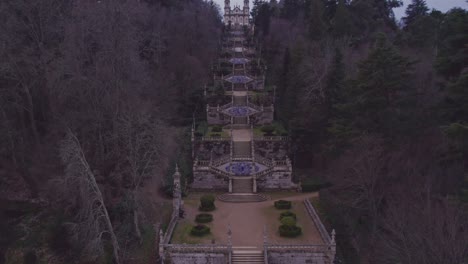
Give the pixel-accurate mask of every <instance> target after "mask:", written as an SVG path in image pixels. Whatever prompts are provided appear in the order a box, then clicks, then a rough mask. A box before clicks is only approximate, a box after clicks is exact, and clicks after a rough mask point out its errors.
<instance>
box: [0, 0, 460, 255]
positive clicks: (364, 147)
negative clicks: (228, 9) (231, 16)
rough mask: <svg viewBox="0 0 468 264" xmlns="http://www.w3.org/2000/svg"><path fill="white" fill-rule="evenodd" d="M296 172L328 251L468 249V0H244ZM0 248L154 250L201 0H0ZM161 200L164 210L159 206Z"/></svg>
mask: <svg viewBox="0 0 468 264" xmlns="http://www.w3.org/2000/svg"><path fill="white" fill-rule="evenodd" d="M253 4H254V7H253V10H252V14H251V15H252V23H254V25H255V35H256V38H257V41H258V46H259V47H258V48H259V50H261V52H262V56H263V57H264V58H266V63H267V66H268V71H267V75H268V76H267V86H269V87H276V98H275V105H276V108H277V111H276V114H277V117H276V118H277V119H278V120H280V121H281V122H282V124H283V125H284V127H285V128H286V129H287V130H288V132H289V134H290V135H291V138H292V149H293V153H294V155H293V166H294V169H295V171H298V172H299V173H296V175H294V177H295V178H296V180H297V181H302V182H307V181H323V182H326V183H327V184H326V185H325V186H328V187H326V188H323V189H321V190H320V201H319V202H320V209H321V212H322V214H323V215H324V217H325V222H326V224H327V225H329V226H332V227H333V228H335V229H336V231H337V244H338V260H337V263H384V264H385V263H388V264H390V263H402V264H419V263H421V264H441V263H447V264H449V263H455V264H461V263H465V262H467V261H468V247H467V246H466V245H468V215H467V203H468V174H467V166H468V68H467V61H468V47H467V45H466V44H467V43H468V12H467V11H466V10H463V9H460V8H455V9H452V10H450V11H448V12H447V13H442V12H439V11H437V10H430V9H429V8H428V7H427V5H426V4H425V2H424V1H423V0H413V1H412V4H411V5H410V6H409V7H408V9H407V11H406V15H405V17H404V18H403V20H402V21H401V22H397V21H396V20H395V18H394V16H393V12H392V8H394V7H397V6H399V5H400V4H401V3H400V1H397V0H354V1H347V0H282V1H276V0H271V1H260V0H254V1H253ZM0 14H1V15H0V22H1V26H0V40H1V41H0V205H1V206H0V233H1V235H0V263H26V264H33V263H150V262H154V261H155V258H156V248H155V246H154V245H155V243H156V241H155V237H156V236H155V231H154V227H153V225H155V224H158V223H160V224H161V225H162V227H163V228H165V224H167V221H168V220H169V219H168V214H170V213H171V212H170V200H168V199H166V197H167V196H166V195H165V193H168V192H169V193H170V190H171V186H170V185H171V182H172V180H171V176H170V175H172V173H173V170H174V164H175V163H176V162H178V164H179V166H180V169H181V173H182V177H183V181H184V183H187V182H190V179H191V166H192V161H191V160H190V151H191V150H190V149H187V148H188V146H190V143H189V142H190V138H188V135H189V133H188V131H189V128H190V125H191V124H192V120H193V119H196V120H202V119H204V118H206V117H205V116H206V113H205V112H204V111H205V107H206V104H205V102H204V101H203V100H204V99H203V89H202V87H203V85H204V84H205V83H207V82H208V80H209V78H212V76H210V72H211V67H210V65H211V64H212V63H213V61H214V60H215V59H216V57H217V54H218V50H219V40H220V37H221V33H222V23H221V15H220V11H219V7H218V6H217V5H215V4H213V3H212V2H205V1H202V0H146V1H130V0H101V1H76V0H42V1H26V0H3V1H1V2H0ZM168 204H169V209H168V208H167V206H168Z"/></svg>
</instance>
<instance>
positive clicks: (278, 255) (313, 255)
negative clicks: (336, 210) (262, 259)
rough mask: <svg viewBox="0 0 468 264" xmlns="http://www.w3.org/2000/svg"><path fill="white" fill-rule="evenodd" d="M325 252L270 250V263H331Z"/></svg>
mask: <svg viewBox="0 0 468 264" xmlns="http://www.w3.org/2000/svg"><path fill="white" fill-rule="evenodd" d="M327 259H328V257H327V255H326V254H325V253H318V252H268V264H292V263H294V264H331V262H330V261H327Z"/></svg>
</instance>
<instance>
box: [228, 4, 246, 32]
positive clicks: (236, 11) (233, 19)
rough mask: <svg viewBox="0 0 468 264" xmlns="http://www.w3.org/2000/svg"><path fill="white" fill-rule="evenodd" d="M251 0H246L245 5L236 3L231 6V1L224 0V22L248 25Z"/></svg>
mask: <svg viewBox="0 0 468 264" xmlns="http://www.w3.org/2000/svg"><path fill="white" fill-rule="evenodd" d="M249 13H250V7H249V0H244V7H243V8H242V9H241V7H240V6H237V5H235V6H234V8H231V1H230V0H225V1H224V24H225V25H226V26H227V25H229V24H231V25H232V26H248V25H249V16H250V15H249Z"/></svg>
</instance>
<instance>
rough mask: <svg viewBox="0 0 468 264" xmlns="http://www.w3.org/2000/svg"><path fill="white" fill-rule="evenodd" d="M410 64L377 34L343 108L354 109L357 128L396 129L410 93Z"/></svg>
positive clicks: (385, 131) (386, 132)
mask: <svg viewBox="0 0 468 264" xmlns="http://www.w3.org/2000/svg"><path fill="white" fill-rule="evenodd" d="M410 70H411V63H410V62H409V61H408V60H407V59H406V58H404V57H403V56H401V55H400V54H398V52H397V51H396V50H395V49H394V47H393V46H392V45H391V44H390V43H388V41H387V39H386V36H385V35H384V34H379V35H378V37H377V41H376V45H375V47H374V48H373V50H372V51H371V52H370V54H369V56H368V58H367V59H365V60H364V61H362V62H361V63H360V64H359V73H358V76H357V79H356V80H354V85H353V97H354V98H353V100H352V102H350V103H349V105H348V106H347V107H349V109H350V110H351V111H353V112H354V114H353V115H354V124H355V126H356V127H357V128H358V129H360V130H367V131H371V132H379V133H382V134H387V135H388V134H392V133H393V131H394V130H395V129H400V127H399V125H401V124H399V123H398V120H399V118H400V116H399V113H404V114H408V113H407V112H405V111H402V109H401V108H402V107H403V106H404V105H405V103H406V101H405V100H407V99H408V98H409V97H407V96H408V95H409V94H410V93H409V92H410V91H409V90H408V89H407V88H408V83H409V75H410Z"/></svg>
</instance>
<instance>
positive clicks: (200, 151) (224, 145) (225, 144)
mask: <svg viewBox="0 0 468 264" xmlns="http://www.w3.org/2000/svg"><path fill="white" fill-rule="evenodd" d="M230 144H231V142H230V141H196V142H195V146H194V147H195V156H196V157H197V158H198V159H199V160H209V159H210V157H211V153H213V159H214V160H215V159H217V158H219V157H222V156H226V155H229V154H230V153H231V149H230V148H231V145H230Z"/></svg>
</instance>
